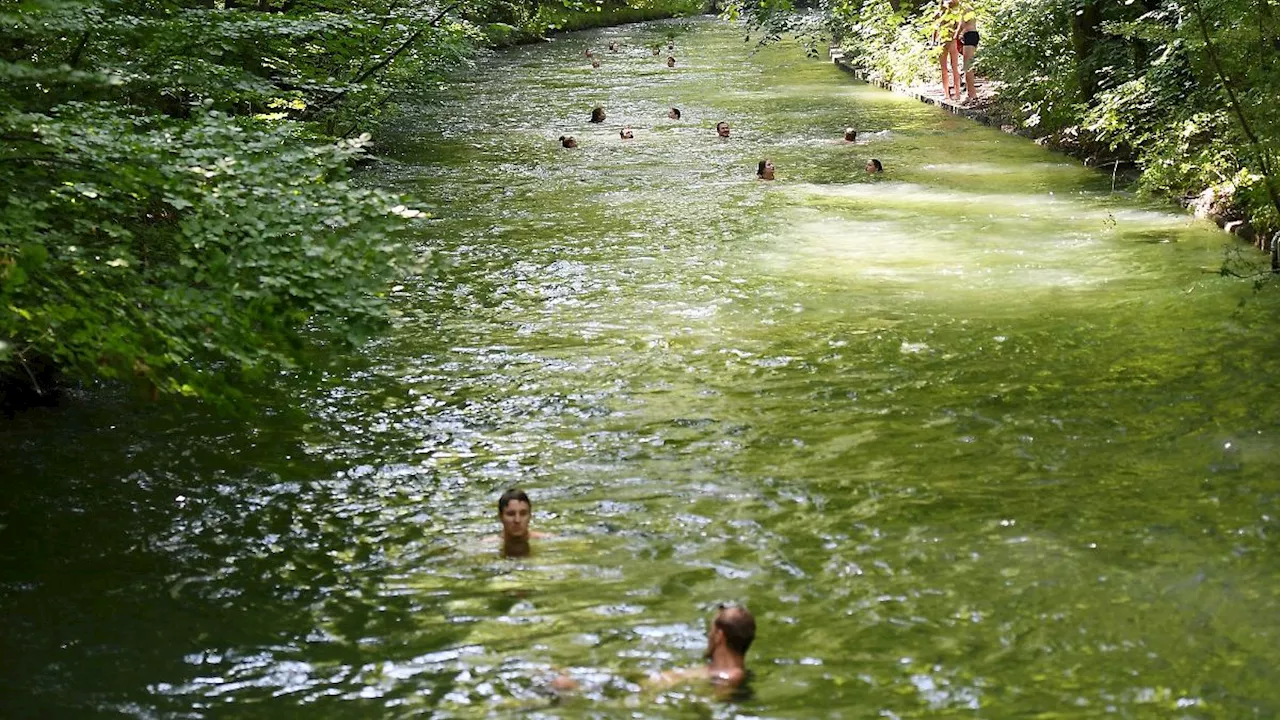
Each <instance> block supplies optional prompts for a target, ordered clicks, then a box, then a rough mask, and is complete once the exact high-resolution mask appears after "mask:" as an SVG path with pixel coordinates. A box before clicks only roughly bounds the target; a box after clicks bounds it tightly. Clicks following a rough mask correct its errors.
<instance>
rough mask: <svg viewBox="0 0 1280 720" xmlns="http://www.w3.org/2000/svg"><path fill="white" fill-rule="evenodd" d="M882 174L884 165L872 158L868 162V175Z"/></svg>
mask: <svg viewBox="0 0 1280 720" xmlns="http://www.w3.org/2000/svg"><path fill="white" fill-rule="evenodd" d="M882 172H884V164H883V163H881V162H880V161H879V160H877V159H875V158H871V159H870V160H868V161H867V173H868V174H869V175H876V174H879V173H882Z"/></svg>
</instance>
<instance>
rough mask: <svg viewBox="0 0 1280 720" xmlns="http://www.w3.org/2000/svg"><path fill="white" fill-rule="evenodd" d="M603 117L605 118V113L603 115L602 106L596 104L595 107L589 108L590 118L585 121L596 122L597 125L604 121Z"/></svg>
mask: <svg viewBox="0 0 1280 720" xmlns="http://www.w3.org/2000/svg"><path fill="white" fill-rule="evenodd" d="M604 118H605V115H604V108H603V107H601V106H599V105H597V106H595V107H593V108H591V119H590V120H588V121H587V122H592V123H596V124H597V125H598V124H600V123H602V122H604Z"/></svg>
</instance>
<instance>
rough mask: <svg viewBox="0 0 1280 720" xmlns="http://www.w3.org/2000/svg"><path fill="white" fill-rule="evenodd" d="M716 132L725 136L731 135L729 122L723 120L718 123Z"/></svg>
mask: <svg viewBox="0 0 1280 720" xmlns="http://www.w3.org/2000/svg"><path fill="white" fill-rule="evenodd" d="M716 134H717V135H719V136H720V137H723V138H727V137H729V123H727V122H725V121H723V120H721V121H720V122H718V123H716Z"/></svg>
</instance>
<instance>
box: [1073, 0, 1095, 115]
mask: <svg viewBox="0 0 1280 720" xmlns="http://www.w3.org/2000/svg"><path fill="white" fill-rule="evenodd" d="M1101 26H1102V7H1101V6H1099V5H1098V4H1097V2H1096V0H1085V2H1084V4H1083V5H1082V6H1081V7H1080V9H1079V11H1078V12H1076V14H1075V15H1073V16H1072V17H1071V49H1072V51H1074V53H1075V56H1076V62H1075V65H1076V84H1077V85H1079V86H1080V99H1081V100H1083V101H1084V102H1086V103H1092V102H1093V98H1094V97H1095V96H1097V94H1098V76H1097V73H1096V70H1097V68H1096V67H1095V65H1096V64H1097V63H1096V62H1095V61H1094V58H1093V50H1094V48H1095V47H1096V46H1097V44H1098V38H1099V35H1100V34H1099V32H1098V29H1099V28H1100V27H1101Z"/></svg>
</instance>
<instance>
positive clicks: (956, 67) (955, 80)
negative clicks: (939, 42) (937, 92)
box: [947, 41, 960, 100]
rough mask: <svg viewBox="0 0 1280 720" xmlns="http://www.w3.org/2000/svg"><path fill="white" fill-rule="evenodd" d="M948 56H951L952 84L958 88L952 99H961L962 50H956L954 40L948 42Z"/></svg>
mask: <svg viewBox="0 0 1280 720" xmlns="http://www.w3.org/2000/svg"><path fill="white" fill-rule="evenodd" d="M947 56H948V57H950V58H951V80H952V82H951V85H952V86H953V87H955V89H956V96H955V97H954V98H952V100H959V99H960V51H959V50H956V44H955V42H954V41H952V42H948V43H947Z"/></svg>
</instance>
